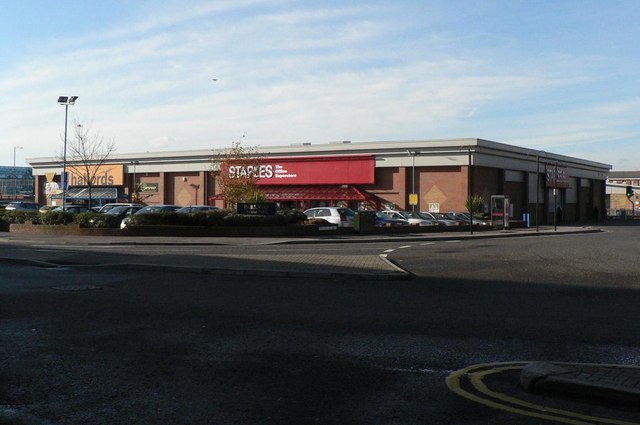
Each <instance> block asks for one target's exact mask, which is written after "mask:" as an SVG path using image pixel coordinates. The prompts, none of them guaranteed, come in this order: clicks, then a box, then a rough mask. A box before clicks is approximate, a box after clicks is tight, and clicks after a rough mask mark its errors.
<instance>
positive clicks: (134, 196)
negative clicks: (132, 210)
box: [131, 161, 140, 202]
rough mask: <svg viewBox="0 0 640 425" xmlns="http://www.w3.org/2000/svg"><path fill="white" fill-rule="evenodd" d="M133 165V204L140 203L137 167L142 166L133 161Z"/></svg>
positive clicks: (138, 162)
mask: <svg viewBox="0 0 640 425" xmlns="http://www.w3.org/2000/svg"><path fill="white" fill-rule="evenodd" d="M131 164H133V196H132V197H131V202H138V185H137V183H136V165H138V164H140V161H131Z"/></svg>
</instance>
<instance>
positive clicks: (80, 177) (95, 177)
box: [67, 164, 124, 186]
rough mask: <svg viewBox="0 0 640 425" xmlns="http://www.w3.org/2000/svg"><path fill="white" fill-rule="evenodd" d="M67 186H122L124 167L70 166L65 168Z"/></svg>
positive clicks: (114, 165) (112, 165)
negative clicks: (67, 179) (67, 176)
mask: <svg viewBox="0 0 640 425" xmlns="http://www.w3.org/2000/svg"><path fill="white" fill-rule="evenodd" d="M67 172H68V173H69V186H88V184H87V180H90V181H91V186H122V185H123V184H124V183H123V182H124V165H122V164H104V165H88V166H84V165H71V166H67Z"/></svg>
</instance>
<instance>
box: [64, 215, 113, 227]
mask: <svg viewBox="0 0 640 425" xmlns="http://www.w3.org/2000/svg"><path fill="white" fill-rule="evenodd" d="M73 221H74V223H78V224H79V225H80V227H98V228H102V229H105V228H110V229H117V228H119V227H120V222H121V221H122V219H121V218H120V217H118V216H115V215H111V214H101V213H96V212H86V213H80V214H75V217H73Z"/></svg>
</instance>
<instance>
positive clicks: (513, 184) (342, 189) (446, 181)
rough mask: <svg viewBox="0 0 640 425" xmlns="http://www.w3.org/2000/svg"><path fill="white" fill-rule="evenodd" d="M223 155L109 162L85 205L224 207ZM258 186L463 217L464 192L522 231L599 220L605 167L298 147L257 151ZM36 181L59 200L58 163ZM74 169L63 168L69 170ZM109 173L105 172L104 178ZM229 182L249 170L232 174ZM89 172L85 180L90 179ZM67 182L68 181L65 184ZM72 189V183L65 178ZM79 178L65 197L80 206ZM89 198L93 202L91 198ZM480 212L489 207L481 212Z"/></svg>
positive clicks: (46, 161) (481, 149) (37, 162)
mask: <svg viewBox="0 0 640 425" xmlns="http://www.w3.org/2000/svg"><path fill="white" fill-rule="evenodd" d="M223 153H224V150H220V151H219V150H212V149H199V150H186V151H170V152H143V153H125V154H114V155H112V156H111V157H110V158H109V159H108V161H106V163H105V164H103V167H105V169H104V170H100V172H98V173H95V175H96V176H98V177H99V179H96V182H95V186H94V188H93V190H94V192H93V193H92V196H91V197H92V200H93V201H94V202H95V201H96V200H99V202H105V201H106V200H107V199H123V198H129V199H130V198H132V197H134V195H137V196H135V197H136V198H137V199H139V200H140V201H141V202H144V203H146V204H176V205H195V204H213V205H216V206H218V207H224V206H225V204H224V200H223V199H222V197H221V196H220V193H221V190H220V187H219V177H220V176H219V175H216V174H217V173H213V172H212V171H213V170H214V161H213V159H214V158H215V157H216V156H218V155H220V154H223ZM256 155H257V156H258V158H259V165H258V166H257V170H252V171H253V172H256V173H257V174H258V175H259V177H260V179H259V181H258V184H259V185H260V187H261V191H262V193H263V194H264V195H265V197H266V198H267V199H268V200H270V201H273V202H277V203H278V204H279V205H280V206H281V207H289V208H299V209H305V208H308V207H312V206H331V205H340V206H342V205H344V206H349V207H350V208H352V209H361V208H367V209H376V210H382V209H399V210H414V209H415V210H416V211H431V212H447V211H464V210H465V202H466V201H467V199H468V197H469V195H470V194H474V195H479V196H481V197H482V198H483V199H484V200H485V201H486V202H487V203H488V202H489V200H490V199H491V197H492V196H494V195H503V196H505V197H509V200H510V203H509V205H510V208H511V210H510V211H509V216H510V217H511V219H513V220H520V219H523V216H524V215H525V214H526V215H527V216H528V217H530V220H531V223H532V224H535V221H534V220H535V219H539V221H540V222H541V223H543V224H546V223H550V222H553V214H554V213H557V212H559V211H561V212H562V213H561V217H562V220H563V221H564V222H581V221H587V220H592V219H594V218H597V217H601V216H602V214H603V211H604V208H605V181H606V176H607V174H608V172H609V170H610V169H611V166H610V165H608V164H602V163H598V162H594V161H590V160H584V159H580V158H575V157H569V156H565V155H559V154H553V153H550V152H542V151H537V150H533V149H527V148H523V147H518V146H512V145H507V144H503V143H497V142H492V141H489V140H484V139H450V140H412V141H402V140H397V141H386V142H361V143H350V142H336V143H324V144H322V143H320V144H312V143H302V144H295V145H289V146H264V147H260V148H258V149H256ZM27 161H28V162H29V164H30V165H31V166H32V167H33V175H34V176H35V178H36V201H37V202H40V203H43V204H44V203H51V202H52V201H56V200H57V199H56V198H57V197H59V195H60V192H61V189H60V187H61V185H60V181H61V177H60V175H61V171H62V163H61V161H60V160H59V159H58V158H32V159H28V160H27ZM77 165H78V164H74V163H73V162H71V163H67V168H70V169H71V170H73V169H74V166H77ZM107 169H108V172H107V173H106V174H105V170H107ZM228 172H229V173H231V175H234V174H236V175H242V173H247V172H249V170H247V169H243V168H242V167H241V166H240V167H233V168H230V169H229V170H228ZM90 174H93V173H90ZM70 177H71V176H70ZM74 181H75V180H74ZM86 189H87V188H86V186H83V183H82V182H81V181H80V180H78V181H77V182H76V185H70V187H69V189H68V192H67V197H68V198H69V199H72V200H81V199H84V198H87V195H86V194H85V192H86ZM96 195H98V196H96ZM485 207H486V210H488V209H489V206H488V204H487V205H486V206H485Z"/></svg>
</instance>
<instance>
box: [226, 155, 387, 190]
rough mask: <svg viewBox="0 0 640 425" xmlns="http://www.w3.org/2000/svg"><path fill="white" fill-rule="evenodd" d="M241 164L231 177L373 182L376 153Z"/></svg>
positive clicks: (264, 181) (288, 182)
mask: <svg viewBox="0 0 640 425" xmlns="http://www.w3.org/2000/svg"><path fill="white" fill-rule="evenodd" d="M251 168H252V169H251V170H246V169H245V167H243V166H241V165H231V166H230V167H229V176H230V177H240V176H243V175H245V176H246V175H247V173H250V174H254V173H255V174H256V175H257V176H258V178H259V180H258V184H259V185H295V184H340V185H342V184H373V183H375V160H374V158H373V156H361V155H351V156H336V157H333V156H327V157H310V158H265V159H261V160H260V166H259V167H258V169H257V170H254V169H253V167H251Z"/></svg>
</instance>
